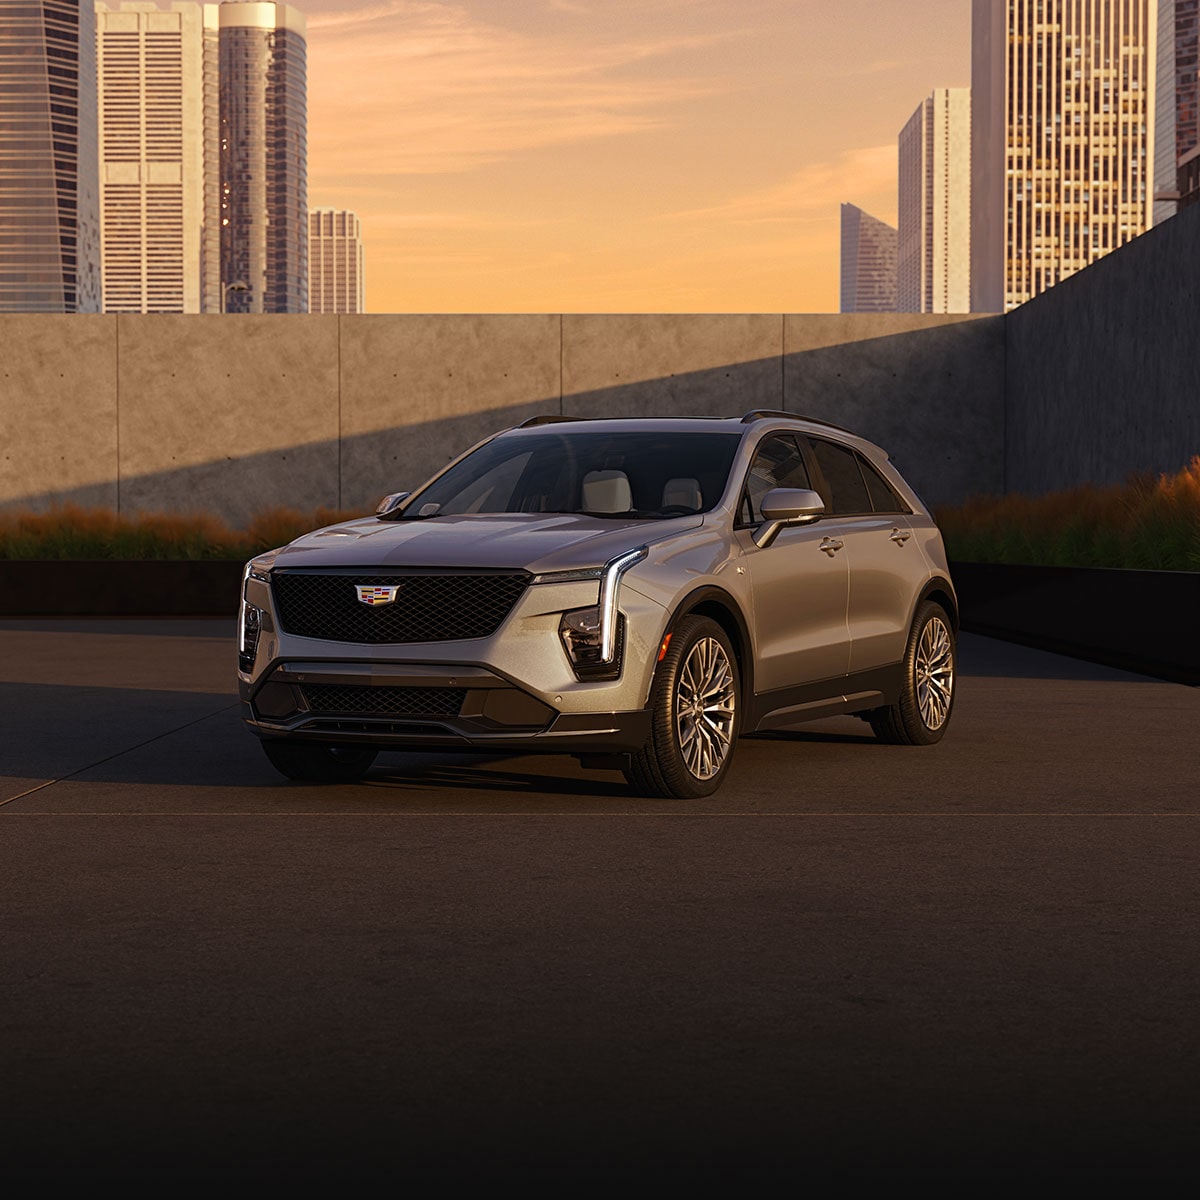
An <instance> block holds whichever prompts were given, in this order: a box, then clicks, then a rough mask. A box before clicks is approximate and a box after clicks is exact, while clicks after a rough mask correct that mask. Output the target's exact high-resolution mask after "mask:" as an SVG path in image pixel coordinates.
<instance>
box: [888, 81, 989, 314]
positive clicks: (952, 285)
mask: <svg viewBox="0 0 1200 1200" xmlns="http://www.w3.org/2000/svg"><path fill="white" fill-rule="evenodd" d="M899 151H900V188H899V196H898V201H899V213H898V215H899V220H898V222H897V225H898V227H899V228H898V234H899V238H898V247H897V251H896V304H897V307H898V308H899V309H900V311H901V312H926V313H929V312H933V313H962V312H970V310H971V93H970V91H969V90H968V89H967V88H938V89H936V90H935V91H934V92H933V93H932V94H931V95H929V96H928V97H927V98H926V99H924V100H922V101H921V103H920V104H919V105H918V106H917V111H916V112H914V113H913V115H912V116H911V117H910V118H909V120H908V123H907V124H906V125H905V126H904V128H903V129H902V130H901V131H900V138H899Z"/></svg>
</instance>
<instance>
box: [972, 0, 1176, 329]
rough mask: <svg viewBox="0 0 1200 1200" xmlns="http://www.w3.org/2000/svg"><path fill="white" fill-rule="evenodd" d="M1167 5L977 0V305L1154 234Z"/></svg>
mask: <svg viewBox="0 0 1200 1200" xmlns="http://www.w3.org/2000/svg"><path fill="white" fill-rule="evenodd" d="M1157 7H1158V0H974V9H973V21H972V64H971V94H972V157H973V168H972V189H971V190H972V197H971V246H972V253H971V307H972V309H973V310H974V311H976V312H1004V311H1007V310H1009V309H1012V308H1015V307H1016V306H1017V305H1018V304H1022V303H1024V301H1026V300H1028V299H1030V298H1031V297H1033V296H1037V295H1039V294H1040V293H1041V292H1044V291H1046V290H1047V289H1048V288H1051V287H1053V286H1054V285H1055V284H1056V283H1059V282H1060V281H1061V280H1063V279H1066V278H1068V277H1069V276H1071V275H1073V274H1075V273H1076V272H1077V271H1080V270H1082V269H1083V268H1084V267H1086V266H1087V265H1088V264H1089V263H1092V262H1095V261H1096V260H1097V259H1098V258H1101V257H1103V256H1104V255H1105V254H1108V253H1109V252H1110V251H1111V250H1115V249H1116V248H1117V247H1118V246H1121V245H1123V244H1124V243H1126V242H1128V241H1130V240H1132V239H1133V238H1135V237H1137V236H1138V235H1139V234H1140V233H1143V232H1144V231H1145V230H1146V229H1147V228H1149V226H1150V223H1151V217H1152V213H1151V208H1152V205H1153V198H1154V188H1153V181H1152V177H1153V172H1154V144H1155V136H1154V135H1155V129H1154V122H1155V76H1156V60H1155V52H1156V36H1157V26H1158V15H1157Z"/></svg>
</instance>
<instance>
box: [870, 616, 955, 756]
mask: <svg viewBox="0 0 1200 1200" xmlns="http://www.w3.org/2000/svg"><path fill="white" fill-rule="evenodd" d="M957 667H958V664H957V649H956V646H955V640H954V627H953V625H952V623H951V621H950V618H949V616H947V614H946V610H945V609H944V608H942V607H941V605H940V604H935V603H934V602H933V601H931V600H927V601H925V603H923V604H922V605H921V606H920V607H919V608H918V609H917V615H916V618H915V619H914V620H913V624H912V630H911V632H910V633H909V635H908V648H907V650H906V652H905V655H904V680H903V683H902V684H901V688H900V699H899V701H898V702H897V703H896V704H894V705H892V706H891V707H890V708H879V709H876V710H875V711H874V712H872V713H868V714H866V715H867V717H868V719H869V720H870V722H871V728H872V729H874V730H875V736H876V737H877V738H879V740H880V741H883V742H893V743H896V744H901V745H907V746H928V745H931V744H932V743H934V742H938V741H941V738H942V734H943V733H945V731H946V725H947V723H948V722H949V720H950V713H951V711H952V710H953V708H954V683H955V677H956V673H957Z"/></svg>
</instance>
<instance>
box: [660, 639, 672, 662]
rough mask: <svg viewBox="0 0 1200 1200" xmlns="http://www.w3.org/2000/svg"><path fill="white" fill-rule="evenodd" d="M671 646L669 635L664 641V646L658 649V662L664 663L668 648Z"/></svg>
mask: <svg viewBox="0 0 1200 1200" xmlns="http://www.w3.org/2000/svg"><path fill="white" fill-rule="evenodd" d="M670 644H671V635H670V634H669V633H668V634H667V636H666V637H665V638H663V640H662V645H661V646H659V648H658V660H657V661H658V662H662V660H663V659H664V658H666V657H667V647H668V646H669V645H670Z"/></svg>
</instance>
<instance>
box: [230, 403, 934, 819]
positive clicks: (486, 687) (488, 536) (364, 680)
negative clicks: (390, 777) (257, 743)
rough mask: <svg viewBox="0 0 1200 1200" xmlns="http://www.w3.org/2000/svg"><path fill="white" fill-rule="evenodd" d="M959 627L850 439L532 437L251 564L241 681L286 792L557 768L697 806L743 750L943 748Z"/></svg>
mask: <svg viewBox="0 0 1200 1200" xmlns="http://www.w3.org/2000/svg"><path fill="white" fill-rule="evenodd" d="M957 624H958V608H957V603H956V600H955V595H954V588H953V586H952V584H951V582H950V572H949V570H948V567H947V564H946V554H945V550H944V548H943V546H942V539H941V535H940V534H939V533H938V529H937V526H936V524H935V523H934V520H933V517H932V516H931V515H930V513H929V510H928V509H927V508H926V507H925V506H924V505H923V504H922V503H921V501H920V499H919V498H918V497H917V496H916V494H915V493H914V492H913V491H912V489H911V488H910V487H909V486H908V485H907V484H906V483H905V482H904V480H903V479H902V478H901V477H900V475H899V474H898V472H897V471H896V470H895V468H894V467H893V466H892V465H891V464H890V463H889V462H888V457H887V454H886V453H885V452H884V451H883V450H881V449H879V447H878V446H875V445H872V444H871V443H870V442H867V441H864V440H863V439H862V438H860V437H856V436H855V435H854V434H852V433H849V432H848V431H846V430H844V429H841V428H839V427H838V426H834V425H830V424H827V423H825V422H821V421H814V420H808V419H803V418H799V417H796V416H793V415H789V414H787V413H780V412H767V411H756V412H751V413H747V414H746V415H745V416H744V417H740V418H739V417H731V418H724V419H715V420H714V419H705V418H670V419H667V418H663V419H658V418H645V419H634V420H572V419H566V418H560V417H536V418H533V419H531V420H529V421H526V422H524V423H523V424H522V425H519V426H517V427H516V428H514V429H508V430H505V431H504V432H503V433H499V434H497V435H495V436H494V437H491V438H488V439H487V440H486V441H483V442H481V443H479V444H478V445H477V446H475V447H473V448H472V449H470V450H469V451H467V452H466V453H465V454H464V455H462V456H461V457H460V458H458V459H456V460H455V461H454V462H452V463H451V464H450V465H449V466H448V467H446V468H445V469H444V470H443V471H442V472H441V473H440V474H438V475H436V476H434V478H433V479H431V480H430V481H429V482H428V483H426V484H425V485H424V486H423V487H421V488H420V490H418V491H416V492H413V493H407V492H400V493H397V494H395V495H392V496H388V497H386V498H385V499H384V501H383V502H382V503H381V504H380V506H379V509H378V510H377V512H376V513H375V515H374V516H371V517H367V518H365V519H363V520H356V521H351V522H349V523H348V524H343V525H334V526H330V527H329V528H327V529H319V530H317V531H316V532H315V533H311V534H308V535H306V536H304V537H302V538H299V539H298V540H296V541H294V542H292V543H291V544H290V545H288V546H285V547H283V548H281V549H278V550H272V551H270V552H269V553H267V554H263V555H260V556H259V557H258V558H255V559H253V560H252V561H251V562H250V563H248V564H247V566H246V570H245V578H244V580H243V585H242V603H241V614H240V628H239V645H238V658H239V672H238V679H239V685H240V692H241V699H242V707H243V713H244V717H245V720H246V723H247V724H248V725H249V727H250V728H251V729H252V730H253V732H254V733H256V734H257V735H258V736H259V737H260V738H261V739H262V745H263V749H264V750H265V751H266V754H267V757H268V758H269V759H270V760H271V762H272V763H273V764H274V765H275V767H276V768H277V769H278V770H280V771H281V772H282V773H283V774H284V775H287V776H289V777H290V778H293V779H305V780H325V781H337V780H352V779H356V778H359V777H361V776H362V774H363V773H364V772H365V771H366V770H367V769H368V767H370V765H371V763H372V762H373V761H374V759H375V756H376V754H377V753H378V752H379V751H380V750H405V749H409V750H414V749H419V750H436V749H445V750H450V751H461V750H463V749H470V748H474V749H477V750H487V751H492V752H498V753H502V754H503V753H518V754H526V753H530V752H535V751H545V752H549V753H556V754H572V755H575V756H576V757H578V758H579V759H580V760H581V762H582V763H583V765H584V766H585V767H597V768H610V769H611V768H614V767H616V768H620V769H621V770H623V771H624V772H625V775H626V778H627V779H628V780H629V782H630V784H631V785H632V786H633V787H634V788H635V789H637V790H638V791H640V792H643V793H646V794H650V795H656V796H672V797H680V798H690V797H698V796H706V795H709V794H710V793H712V792H713V791H715V790H716V788H717V787H718V786H719V785H720V783H721V780H722V779H723V778H724V777H725V775H726V773H727V772H728V770H729V766H730V763H731V761H732V759H733V753H734V749H735V747H736V745H737V740H738V737H739V735H741V734H744V733H751V732H754V731H756V730H765V729H774V728H779V727H783V726H789V725H793V724H796V723H798V722H802V721H806V720H811V719H813V718H818V717H826V716H830V715H832V714H836V713H856V714H857V715H859V716H861V717H863V718H864V719H866V720H867V721H869V722H870V724H871V727H872V728H873V729H874V731H875V733H876V735H877V736H878V737H879V738H881V739H882V740H883V741H887V742H898V743H905V744H908V745H927V744H929V743H932V742H936V741H938V740H940V738H941V737H942V735H943V733H944V732H945V730H946V726H947V723H948V722H949V720H950V715H951V712H952V711H953V707H954V691H955V665H956V647H955V631H956V628H957Z"/></svg>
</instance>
